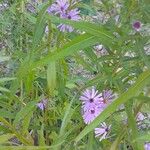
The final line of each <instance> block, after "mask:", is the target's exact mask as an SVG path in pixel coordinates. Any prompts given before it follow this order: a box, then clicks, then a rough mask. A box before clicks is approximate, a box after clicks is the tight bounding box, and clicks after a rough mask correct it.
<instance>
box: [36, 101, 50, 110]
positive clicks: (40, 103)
mask: <svg viewBox="0 0 150 150" xmlns="http://www.w3.org/2000/svg"><path fill="white" fill-rule="evenodd" d="M47 102H48V101H47V99H44V100H42V101H41V102H39V103H37V107H38V108H39V109H41V110H44V109H45V108H46V105H47Z"/></svg>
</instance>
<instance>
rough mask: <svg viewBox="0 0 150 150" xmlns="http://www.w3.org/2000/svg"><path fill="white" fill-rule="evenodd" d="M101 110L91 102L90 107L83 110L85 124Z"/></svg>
mask: <svg viewBox="0 0 150 150" xmlns="http://www.w3.org/2000/svg"><path fill="white" fill-rule="evenodd" d="M101 112H102V109H101V108H100V107H99V106H96V105H95V104H91V107H89V108H88V109H87V110H86V111H85V110H83V120H84V122H85V124H90V123H91V122H92V121H93V120H94V119H95V118H96V117H97V116H98V115H99V114H100V113H101Z"/></svg>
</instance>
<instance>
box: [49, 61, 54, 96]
mask: <svg viewBox="0 0 150 150" xmlns="http://www.w3.org/2000/svg"><path fill="white" fill-rule="evenodd" d="M47 83H48V89H49V92H50V95H53V92H54V89H55V87H56V63H55V62H54V61H52V62H50V63H49V64H48V68H47Z"/></svg>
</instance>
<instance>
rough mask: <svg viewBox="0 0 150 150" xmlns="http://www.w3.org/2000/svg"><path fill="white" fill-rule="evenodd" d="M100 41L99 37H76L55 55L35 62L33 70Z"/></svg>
mask: <svg viewBox="0 0 150 150" xmlns="http://www.w3.org/2000/svg"><path fill="white" fill-rule="evenodd" d="M98 41H99V39H98V38H97V37H94V36H91V35H88V34H84V35H80V36H78V37H76V38H75V39H73V40H72V41H71V42H69V43H68V44H66V45H65V46H64V47H62V48H60V49H59V50H58V51H56V52H55V53H50V54H49V55H48V56H45V57H44V58H42V59H41V60H39V61H37V62H35V63H34V64H33V65H32V68H34V67H39V66H43V65H45V64H48V63H49V62H50V61H56V60H58V59H61V58H64V57H66V56H69V55H71V54H73V53H75V52H77V51H79V50H81V49H84V48H87V47H89V46H91V45H94V44H96V43H97V42H98Z"/></svg>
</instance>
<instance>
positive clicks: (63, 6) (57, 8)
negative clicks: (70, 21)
mask: <svg viewBox="0 0 150 150" xmlns="http://www.w3.org/2000/svg"><path fill="white" fill-rule="evenodd" d="M68 8H69V2H68V0H56V2H55V3H54V4H52V5H51V6H50V7H49V8H48V10H47V11H48V13H54V14H62V13H65V12H66V11H67V9H68Z"/></svg>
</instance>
